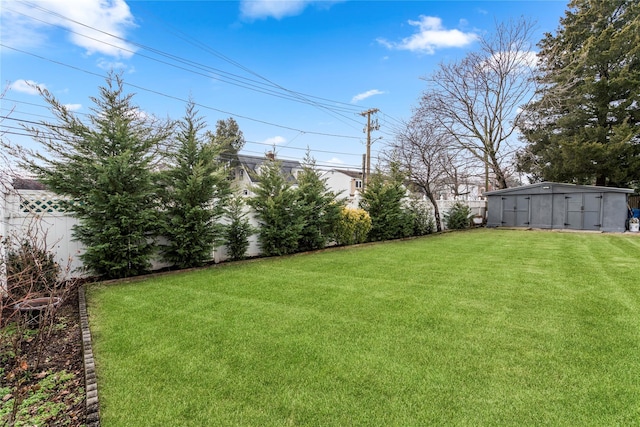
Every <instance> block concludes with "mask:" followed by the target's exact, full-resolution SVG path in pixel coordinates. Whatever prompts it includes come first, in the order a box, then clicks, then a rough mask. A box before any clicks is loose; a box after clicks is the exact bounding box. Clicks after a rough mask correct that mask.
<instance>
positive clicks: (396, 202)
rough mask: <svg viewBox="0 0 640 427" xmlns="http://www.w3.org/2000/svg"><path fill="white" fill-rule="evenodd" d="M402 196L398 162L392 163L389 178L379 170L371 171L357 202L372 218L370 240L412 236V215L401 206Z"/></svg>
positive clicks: (404, 190) (403, 192) (402, 188)
mask: <svg viewBox="0 0 640 427" xmlns="http://www.w3.org/2000/svg"><path fill="white" fill-rule="evenodd" d="M405 197H406V189H405V188H404V186H403V184H402V176H401V174H400V172H399V169H398V165H397V164H392V165H391V174H390V176H389V177H385V176H384V174H382V172H380V171H376V173H374V174H372V176H371V179H370V181H369V182H368V183H367V186H366V187H365V190H364V193H363V194H362V201H361V202H360V205H361V207H362V208H363V209H364V210H366V211H367V212H369V216H370V217H371V231H370V232H369V240H370V241H377V240H389V239H398V238H401V237H408V236H411V234H412V232H413V218H412V216H411V214H410V213H409V212H408V211H407V210H406V209H405V207H404V205H403V199H404V198H405Z"/></svg>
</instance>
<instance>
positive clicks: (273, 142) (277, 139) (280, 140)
mask: <svg viewBox="0 0 640 427" xmlns="http://www.w3.org/2000/svg"><path fill="white" fill-rule="evenodd" d="M285 142H287V140H286V139H284V138H283V137H281V136H274V137H271V138H267V139H265V140H264V141H262V143H263V144H269V145H280V144H284V143H285Z"/></svg>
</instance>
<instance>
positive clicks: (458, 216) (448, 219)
mask: <svg viewBox="0 0 640 427" xmlns="http://www.w3.org/2000/svg"><path fill="white" fill-rule="evenodd" d="M470 218H471V208H470V207H469V206H467V205H465V204H464V203H461V202H456V203H455V204H454V205H453V206H452V207H451V209H449V212H447V213H446V214H444V222H445V224H446V226H447V228H448V229H450V230H464V229H466V228H469V221H470Z"/></svg>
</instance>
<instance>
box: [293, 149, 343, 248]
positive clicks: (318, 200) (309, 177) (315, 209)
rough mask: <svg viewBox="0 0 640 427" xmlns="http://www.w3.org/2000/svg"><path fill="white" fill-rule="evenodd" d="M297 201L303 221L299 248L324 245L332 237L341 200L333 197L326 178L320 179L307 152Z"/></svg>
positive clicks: (338, 216) (299, 177) (299, 179)
mask: <svg viewBox="0 0 640 427" xmlns="http://www.w3.org/2000/svg"><path fill="white" fill-rule="evenodd" d="M298 200H299V202H300V206H301V209H302V213H303V214H304V221H305V226H304V228H303V229H302V232H301V235H300V240H299V242H298V250H299V251H311V250H315V249H321V248H324V247H325V246H326V245H327V243H328V242H329V240H331V238H332V237H333V236H332V234H333V230H334V229H335V226H336V224H337V222H338V221H339V219H340V212H341V207H342V205H343V204H344V203H342V202H339V201H337V200H336V194H335V193H333V192H332V191H330V190H329V189H328V187H327V182H326V180H323V179H321V178H320V172H319V171H318V170H317V169H316V167H315V160H314V159H313V158H312V157H311V155H310V153H309V152H307V155H306V157H305V159H304V162H303V164H302V172H300V173H299V174H298Z"/></svg>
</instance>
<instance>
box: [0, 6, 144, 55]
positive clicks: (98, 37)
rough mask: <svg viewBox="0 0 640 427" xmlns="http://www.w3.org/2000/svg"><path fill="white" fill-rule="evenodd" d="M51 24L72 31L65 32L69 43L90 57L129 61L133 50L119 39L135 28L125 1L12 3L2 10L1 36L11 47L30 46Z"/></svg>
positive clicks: (49, 29)
mask: <svg viewBox="0 0 640 427" xmlns="http://www.w3.org/2000/svg"><path fill="white" fill-rule="evenodd" d="M38 20H41V21H44V22H40V21H38ZM54 25H55V26H61V27H64V28H66V29H67V30H70V31H72V32H69V33H68V37H69V39H70V40H71V42H72V43H73V44H75V45H77V46H80V47H82V48H84V49H85V50H86V52H87V54H89V55H91V54H94V53H100V54H103V55H108V56H112V57H116V58H129V57H131V56H132V55H133V51H135V50H136V48H135V47H134V46H132V45H130V44H128V43H127V42H125V41H123V40H120V38H125V37H126V31H127V30H128V29H129V28H132V27H134V26H135V24H134V19H133V15H132V14H131V11H130V10H129V6H128V5H127V3H126V2H125V0H65V1H60V0H39V1H38V2H37V3H36V4H35V5H34V4H31V5H28V4H24V3H22V2H11V3H10V4H7V5H5V7H4V9H3V11H2V32H1V34H0V35H1V37H2V39H3V41H4V42H5V43H6V44H7V45H11V46H12V47H16V48H24V47H33V46H38V45H40V44H42V43H43V42H44V41H45V40H46V37H47V32H49V31H54V30H55V27H54ZM89 37H90V38H89Z"/></svg>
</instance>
